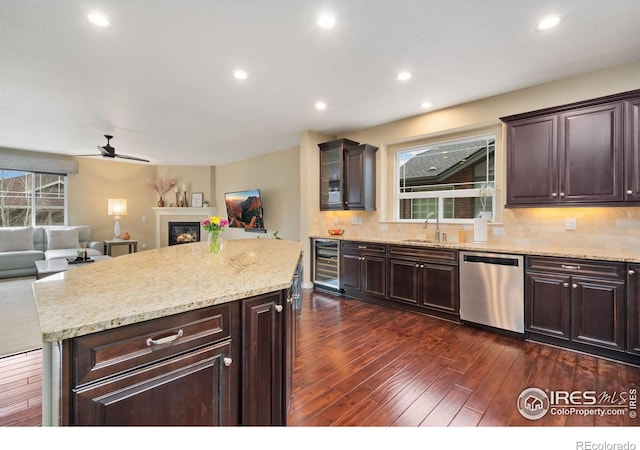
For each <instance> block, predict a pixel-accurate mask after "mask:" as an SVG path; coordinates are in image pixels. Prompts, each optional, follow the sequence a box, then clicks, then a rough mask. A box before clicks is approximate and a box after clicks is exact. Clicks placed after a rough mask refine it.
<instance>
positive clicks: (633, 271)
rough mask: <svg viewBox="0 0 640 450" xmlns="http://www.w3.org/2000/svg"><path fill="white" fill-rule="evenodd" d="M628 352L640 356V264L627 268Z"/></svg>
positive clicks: (630, 265)
mask: <svg viewBox="0 0 640 450" xmlns="http://www.w3.org/2000/svg"><path fill="white" fill-rule="evenodd" d="M627 352H629V353H630V354H632V355H636V356H640V264H629V265H628V266H627Z"/></svg>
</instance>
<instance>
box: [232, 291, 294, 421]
mask: <svg viewBox="0 0 640 450" xmlns="http://www.w3.org/2000/svg"><path fill="white" fill-rule="evenodd" d="M284 314H285V311H284V306H283V304H282V299H281V294H279V293H278V294H276V295H274V294H269V295H262V296H258V297H256V298H253V299H251V300H245V301H244V302H243V305H242V323H243V324H244V327H243V337H242V354H243V361H242V423H243V424H251V425H253V426H261V425H282V424H283V422H284V417H283V410H284V407H283V404H282V388H283V380H284V379H283V364H282V361H283V359H282V358H283V353H282V350H283V349H282V332H283V328H282V327H283V318H284Z"/></svg>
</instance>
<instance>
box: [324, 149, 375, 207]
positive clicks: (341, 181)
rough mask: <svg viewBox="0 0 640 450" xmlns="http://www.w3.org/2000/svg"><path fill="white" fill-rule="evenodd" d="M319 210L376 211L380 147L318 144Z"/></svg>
mask: <svg viewBox="0 0 640 450" xmlns="http://www.w3.org/2000/svg"><path fill="white" fill-rule="evenodd" d="M318 147H319V148H320V210H321V211H327V210H347V209H355V210H373V209H375V152H376V150H378V148H377V147H374V146H372V145H368V144H360V143H358V142H355V141H351V140H349V139H336V140H333V141H329V142H324V143H322V144H318Z"/></svg>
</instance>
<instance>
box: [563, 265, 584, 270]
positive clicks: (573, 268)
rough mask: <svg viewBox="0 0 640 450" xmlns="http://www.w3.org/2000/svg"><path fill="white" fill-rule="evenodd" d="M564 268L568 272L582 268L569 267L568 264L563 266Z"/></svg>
mask: <svg viewBox="0 0 640 450" xmlns="http://www.w3.org/2000/svg"><path fill="white" fill-rule="evenodd" d="M562 268H563V269H567V270H580V266H569V265H566V264H563V265H562Z"/></svg>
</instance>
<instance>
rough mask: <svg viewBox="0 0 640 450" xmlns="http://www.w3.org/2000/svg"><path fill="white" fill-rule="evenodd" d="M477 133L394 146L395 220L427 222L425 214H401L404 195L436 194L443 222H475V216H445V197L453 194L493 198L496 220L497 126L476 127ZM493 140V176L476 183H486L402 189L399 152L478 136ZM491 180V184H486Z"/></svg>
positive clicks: (441, 221) (459, 196)
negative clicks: (406, 216)
mask: <svg viewBox="0 0 640 450" xmlns="http://www.w3.org/2000/svg"><path fill="white" fill-rule="evenodd" d="M477 131H478V133H477V134H470V135H466V136H459V137H454V136H446V135H441V136H439V137H438V139H430V140H429V141H421V142H416V141H412V142H405V143H404V144H400V145H397V146H394V147H395V148H394V149H393V154H392V158H391V160H392V161H393V163H392V164H393V200H392V201H393V218H392V220H393V222H397V223H408V224H412V223H424V221H425V219H424V218H419V219H403V218H401V217H400V209H401V208H400V201H401V200H403V199H429V198H436V199H438V220H439V222H440V223H448V224H461V225H465V224H472V223H473V221H474V218H464V219H463V218H445V217H443V214H444V212H445V207H444V204H443V203H444V200H445V199H451V198H470V197H471V198H477V197H487V198H490V199H491V205H492V220H493V221H495V220H496V215H497V189H496V186H497V174H498V159H497V156H498V155H497V148H498V138H499V134H498V133H497V132H496V131H495V130H491V131H489V130H483V131H480V130H477ZM483 139H485V140H487V141H489V140H493V180H492V181H489V182H487V181H486V179H485V181H478V182H477V183H483V184H484V186H482V187H478V188H471V189H443V190H428V191H419V192H409V193H402V192H400V191H401V187H400V180H401V179H402V177H401V175H400V172H401V164H400V155H401V154H402V153H403V152H407V151H411V150H416V149H420V148H427V147H435V146H438V145H443V144H454V143H464V142H471V141H478V140H483ZM490 171H491V170H490V167H489V166H487V168H486V173H487V174H489V173H490ZM452 184H463V183H449V184H448V185H449V186H450V185H452ZM487 184H490V186H487ZM487 189H488V191H489V194H490V195H483V194H482V191H484V190H487Z"/></svg>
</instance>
